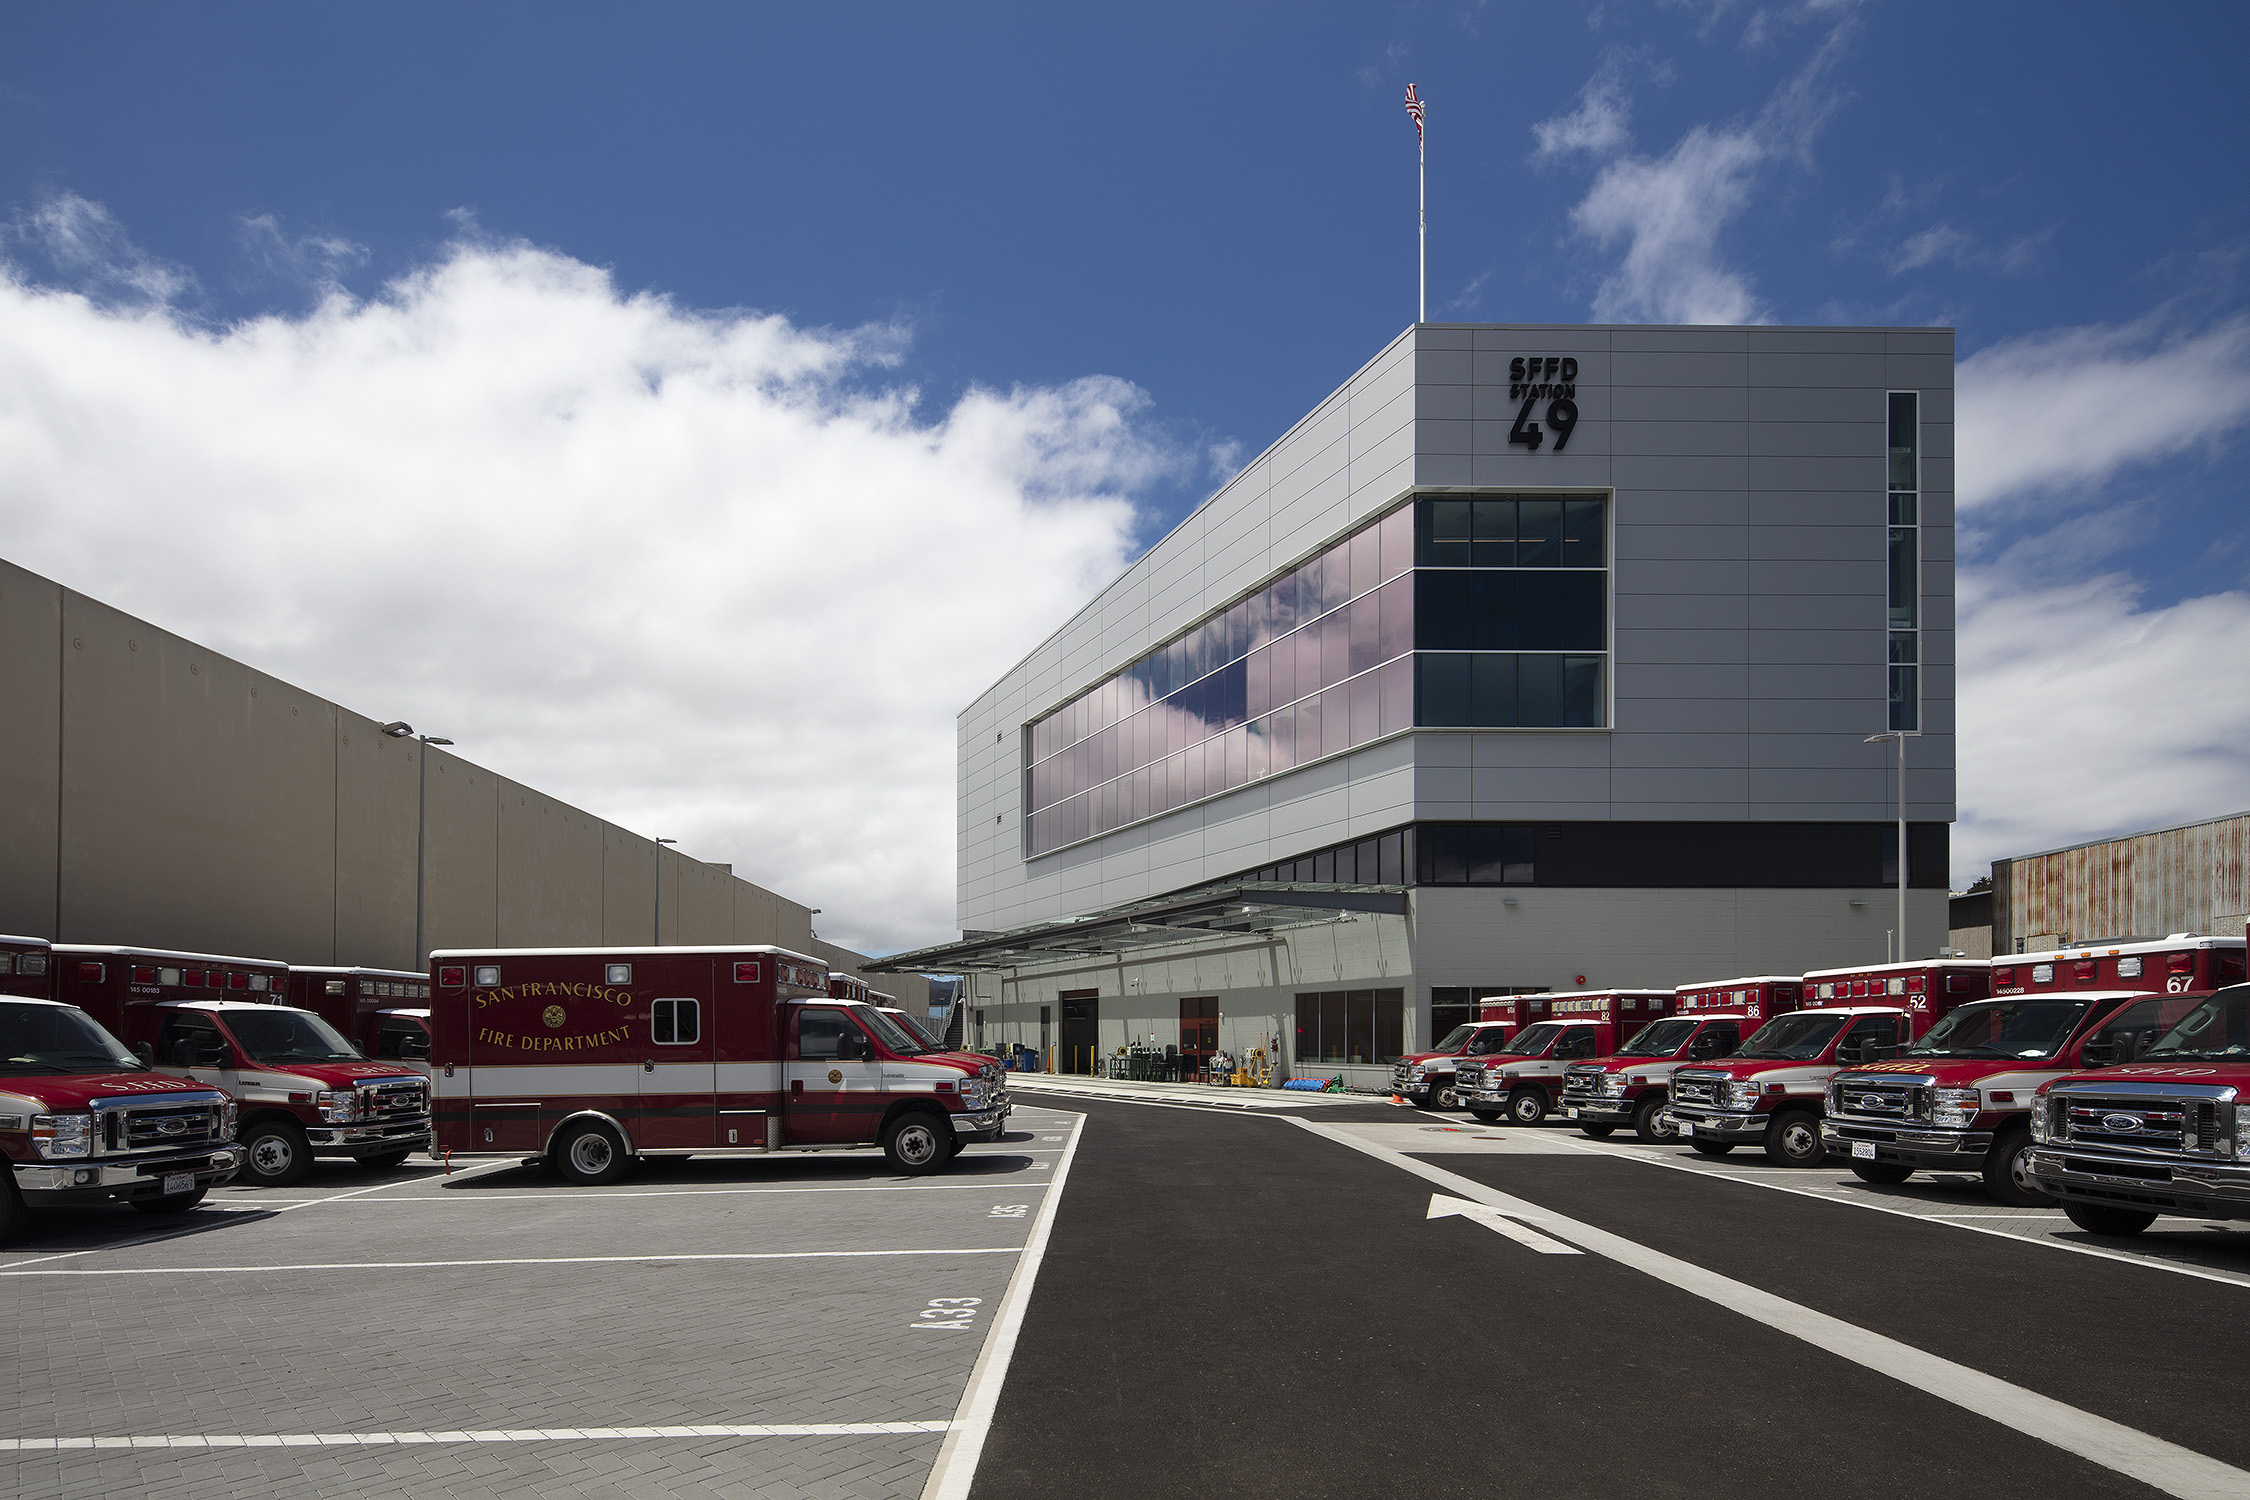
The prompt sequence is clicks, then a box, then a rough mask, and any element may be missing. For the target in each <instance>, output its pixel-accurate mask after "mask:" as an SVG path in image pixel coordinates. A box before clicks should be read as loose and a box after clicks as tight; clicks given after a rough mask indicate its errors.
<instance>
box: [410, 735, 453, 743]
mask: <svg viewBox="0 0 2250 1500" xmlns="http://www.w3.org/2000/svg"><path fill="white" fill-rule="evenodd" d="M416 738H418V739H420V740H421V742H422V743H423V744H425V745H450V744H452V743H453V741H451V740H449V739H447V738H446V737H445V736H444V735H441V734H424V735H418V736H416Z"/></svg>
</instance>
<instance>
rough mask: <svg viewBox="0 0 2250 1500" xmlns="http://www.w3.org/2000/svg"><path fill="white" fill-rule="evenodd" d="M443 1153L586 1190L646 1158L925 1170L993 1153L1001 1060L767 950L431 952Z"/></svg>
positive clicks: (1002, 1099) (1000, 1116) (816, 964)
mask: <svg viewBox="0 0 2250 1500" xmlns="http://www.w3.org/2000/svg"><path fill="white" fill-rule="evenodd" d="M431 965H432V970H433V973H434V975H435V981H436V982H435V985H434V993H433V995H432V997H431V1007H430V1009H431V1022H432V1026H433V1030H434V1033H435V1044H436V1045H435V1050H434V1051H433V1052H432V1054H431V1065H432V1076H431V1083H432V1085H433V1086H434V1087H435V1088H436V1090H437V1100H438V1142H439V1144H440V1146H442V1147H444V1148H446V1149H448V1150H453V1151H464V1152H510V1153H519V1152H520V1153H523V1154H525V1155H526V1156H527V1157H528V1158H529V1159H531V1160H533V1161H538V1162H543V1163H547V1164H551V1165H552V1166H553V1167H554V1169H555V1171H556V1172H557V1173H559V1174H560V1175H561V1176H562V1177H563V1178H565V1179H566V1180H568V1181H571V1182H577V1183H585V1184H597V1183H605V1182H614V1181H616V1180H617V1179H618V1178H619V1177H621V1176H623V1175H624V1173H625V1171H626V1170H627V1168H628V1167H629V1166H630V1165H631V1163H632V1161H633V1160H634V1159H635V1158H637V1157H654V1156H737V1155H757V1154H763V1153H766V1152H773V1151H818V1150H833V1149H845V1148H851V1147H858V1146H869V1145H877V1144H879V1145H881V1146H882V1148H883V1150H884V1153H885V1154H886V1155H887V1156H888V1157H889V1158H890V1160H891V1162H892V1164H893V1165H894V1166H896V1167H897V1168H899V1169H900V1170H901V1171H904V1172H910V1173H923V1172H933V1171H936V1170H937V1169H939V1168H940V1167H942V1166H944V1165H945V1163H946V1162H947V1161H948V1160H950V1159H951V1158H952V1156H953V1155H954V1153H955V1152H956V1151H958V1150H959V1148H960V1146H961V1145H962V1143H963V1142H965V1141H969V1140H976V1139H987V1138H990V1139H997V1138H998V1136H999V1134H1000V1131H1001V1129H1002V1126H1003V1123H1004V1122H1005V1121H1006V1119H1007V1117H1008V1112H1009V1108H1010V1106H1009V1101H1008V1095H1007V1092H1006V1088H1005V1086H1004V1084H1003V1082H1002V1079H1001V1074H1000V1068H999V1064H997V1063H996V1062H994V1061H993V1060H992V1059H991V1058H989V1057H982V1056H979V1055H977V1054H974V1053H961V1052H944V1051H938V1050H933V1049H931V1048H929V1047H925V1046H924V1045H922V1043H920V1042H919V1041H917V1040H916V1039H915V1038H914V1037H913V1036H912V1035H911V1034H909V1033H908V1032H906V1031H905V1030H903V1029H901V1028H900V1027H898V1026H896V1025H894V1024H893V1023H892V1022H891V1020H890V1018H889V1017H888V1016H885V1015H884V1014H883V1013H882V1012H881V1011H879V1010H877V1009H876V1008H875V1007H874V1006H872V1005H869V1004H866V1003H864V1002H862V1001H859V1000H854V999H837V998H835V997H834V996H833V995H832V994H831V992H830V986H829V975H828V971H827V970H826V969H824V968H823V967H822V966H821V964H820V961H819V960H818V959H813V958H807V957H805V956H804V955H802V954H798V953H791V952H789V951H787V950H785V949H781V948H771V947H763V946H758V947H728V948H547V949H533V948H510V949H486V950H476V951H468V950H458V951H445V952H440V953H436V954H433V955H432V956H431Z"/></svg>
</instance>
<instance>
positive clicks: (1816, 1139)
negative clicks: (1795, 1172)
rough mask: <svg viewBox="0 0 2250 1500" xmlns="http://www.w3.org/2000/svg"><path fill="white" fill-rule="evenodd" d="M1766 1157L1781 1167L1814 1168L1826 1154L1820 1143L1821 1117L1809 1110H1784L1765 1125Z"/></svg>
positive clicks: (1825, 1149)
mask: <svg viewBox="0 0 2250 1500" xmlns="http://www.w3.org/2000/svg"><path fill="white" fill-rule="evenodd" d="M1765 1147H1766V1159H1767V1160H1768V1161H1771V1162H1776V1163H1779V1164H1780V1165H1782V1166H1784V1167H1817V1166H1819V1165H1820V1163H1821V1159H1822V1158H1823V1157H1825V1156H1827V1155H1828V1148H1827V1147H1826V1146H1824V1145H1822V1144H1821V1143H1820V1116H1818V1115H1816V1114H1814V1113H1813V1112H1812V1111H1811V1110H1809V1109H1791V1110H1784V1111H1783V1112H1782V1113H1780V1114H1778V1115H1775V1116H1774V1117H1773V1123H1772V1124H1771V1125H1768V1126H1767V1127H1766V1140H1765Z"/></svg>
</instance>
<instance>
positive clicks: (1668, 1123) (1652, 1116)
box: [1633, 1094, 1680, 1146]
mask: <svg viewBox="0 0 2250 1500" xmlns="http://www.w3.org/2000/svg"><path fill="white" fill-rule="evenodd" d="M1633 1134H1635V1135H1637V1136H1639V1137H1640V1138H1641V1139H1642V1140H1644V1141H1646V1142H1648V1143H1649V1144H1650V1145H1652V1146H1655V1145H1661V1144H1664V1143H1666V1142H1671V1141H1677V1140H1678V1139H1679V1138H1680V1133H1679V1132H1678V1131H1677V1130H1675V1129H1673V1128H1672V1118H1671V1116H1669V1115H1667V1114H1665V1113H1664V1096H1663V1095H1662V1094H1658V1095H1657V1096H1656V1097H1655V1098H1653V1099H1644V1100H1642V1101H1641V1107H1640V1108H1639V1109H1636V1110H1634V1111H1633Z"/></svg>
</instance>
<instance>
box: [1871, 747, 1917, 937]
mask: <svg viewBox="0 0 2250 1500" xmlns="http://www.w3.org/2000/svg"><path fill="white" fill-rule="evenodd" d="M1885 740H1897V741H1898V953H1897V956H1896V958H1895V960H1894V961H1895V962H1898V963H1904V962H1905V961H1906V733H1905V731H1904V730H1899V729H1892V730H1887V731H1885V732H1884V733H1882V734H1871V735H1869V736H1868V737H1867V738H1866V740H1864V741H1863V742H1862V743H1864V744H1869V745H1880V744H1881V743H1883V741H1885ZM1886 957H1889V955H1886Z"/></svg>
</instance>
